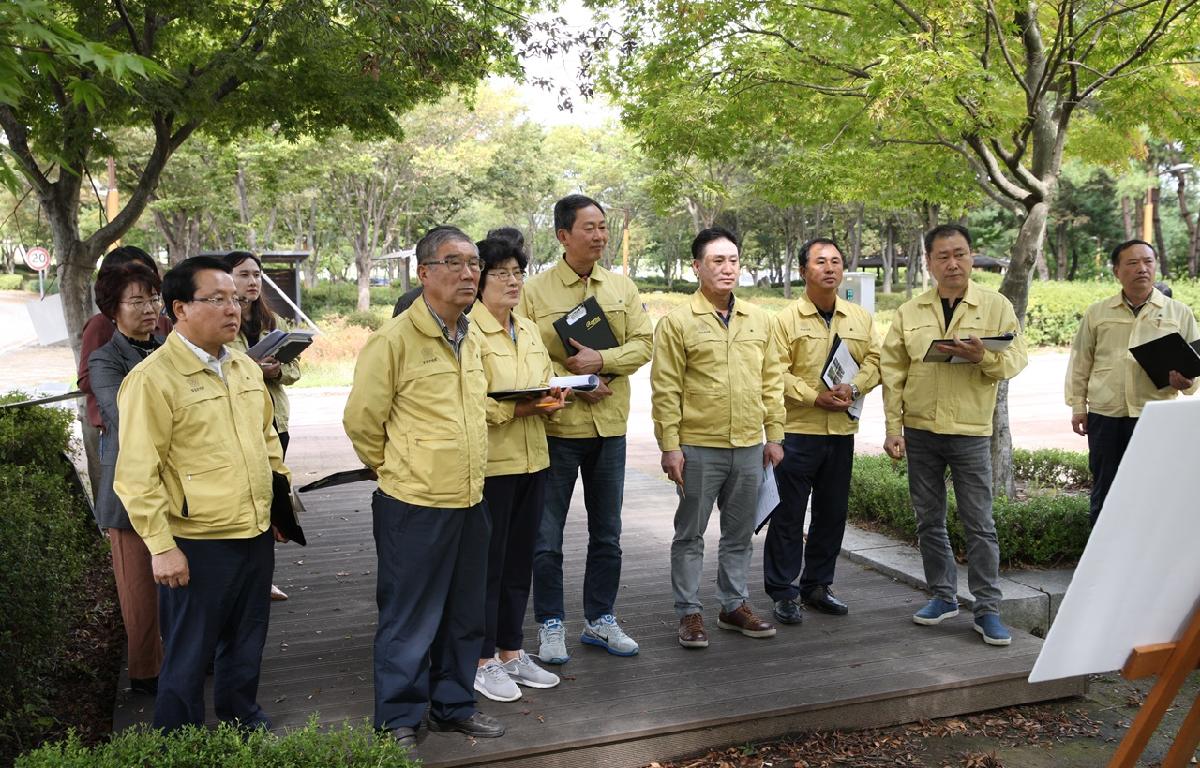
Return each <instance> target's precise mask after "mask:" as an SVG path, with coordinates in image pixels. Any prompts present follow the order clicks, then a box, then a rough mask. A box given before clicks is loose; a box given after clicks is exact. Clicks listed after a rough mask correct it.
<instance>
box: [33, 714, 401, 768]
mask: <svg viewBox="0 0 1200 768" xmlns="http://www.w3.org/2000/svg"><path fill="white" fill-rule="evenodd" d="M406 754H407V753H406V752H405V751H404V750H402V749H401V748H400V747H398V746H396V743H395V742H394V741H392V740H391V739H387V738H378V737H377V736H376V735H375V733H374V731H373V730H372V729H371V728H370V726H369V725H366V724H364V725H362V726H359V727H357V728H356V727H353V726H350V725H344V726H341V727H339V728H335V729H332V730H329V731H321V730H320V729H318V727H317V725H316V723H315V721H310V722H309V724H308V726H306V727H305V728H302V729H299V730H293V731H289V732H287V733H285V734H283V735H282V736H276V735H274V734H271V733H268V732H265V731H253V732H251V733H249V734H246V733H244V732H242V731H239V730H237V729H235V728H233V727H231V726H228V725H221V726H220V727H218V728H217V729H216V730H213V731H210V730H207V729H204V728H195V727H188V728H184V729H181V730H179V731H174V732H172V733H169V734H166V735H164V734H163V733H162V732H160V731H152V730H146V729H141V728H135V729H130V730H127V731H124V732H123V733H119V734H117V735H116V736H114V737H113V738H112V740H111V741H109V742H107V743H104V744H101V745H99V746H96V747H90V748H89V747H86V746H84V745H83V744H82V743H80V741H79V739H78V738H77V737H76V736H75V735H74V734H71V736H70V737H68V738H67V740H66V741H64V742H60V743H57V744H49V745H46V746H43V747H41V748H39V749H37V750H35V751H33V752H31V753H29V754H27V755H24V756H22V757H21V758H19V759H18V760H17V764H16V765H17V768H128V767H129V766H137V768H212V767H213V766H221V768H326V766H330V767H331V768H332V767H335V766H337V767H341V768H377V767H378V766H388V768H393V767H394V768H408V767H410V766H415V765H418V764H419V763H415V762H413V761H410V760H408V759H407V758H406Z"/></svg>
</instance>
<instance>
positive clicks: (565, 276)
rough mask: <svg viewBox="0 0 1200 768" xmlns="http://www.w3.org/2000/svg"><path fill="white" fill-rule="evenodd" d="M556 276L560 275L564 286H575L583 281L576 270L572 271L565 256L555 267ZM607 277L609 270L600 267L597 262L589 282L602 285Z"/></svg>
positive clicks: (559, 277)
mask: <svg viewBox="0 0 1200 768" xmlns="http://www.w3.org/2000/svg"><path fill="white" fill-rule="evenodd" d="M554 274H556V275H558V279H559V280H561V281H562V284H563V285H574V284H575V283H578V282H581V281H582V280H583V278H581V277H580V276H579V275H578V274H577V273H576V272H575V270H573V269H571V265H570V264H568V263H567V258H566V257H565V256H563V257H562V258H560V259H559V260H558V263H557V264H555V265H554ZM607 275H608V270H607V269H605V268H604V267H602V266H600V262H598V261H597V262H596V263H595V264H594V265H592V274H591V275H590V276H589V277H588V280H594V281H596V282H598V283H602V282H604V279H605V277H606V276H607Z"/></svg>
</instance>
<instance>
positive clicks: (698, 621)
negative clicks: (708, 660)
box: [679, 613, 708, 648]
mask: <svg viewBox="0 0 1200 768" xmlns="http://www.w3.org/2000/svg"><path fill="white" fill-rule="evenodd" d="M679 644H680V645H682V646H683V647H684V648H707V647H708V635H706V634H705V633H704V617H702V616H701V615H700V614H698V613H689V614H688V615H687V616H684V617H683V618H682V619H680V620H679Z"/></svg>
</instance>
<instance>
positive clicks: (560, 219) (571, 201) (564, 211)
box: [554, 195, 607, 232]
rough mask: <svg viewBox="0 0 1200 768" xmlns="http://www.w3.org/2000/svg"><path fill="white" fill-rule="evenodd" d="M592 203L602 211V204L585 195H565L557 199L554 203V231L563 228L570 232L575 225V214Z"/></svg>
mask: <svg viewBox="0 0 1200 768" xmlns="http://www.w3.org/2000/svg"><path fill="white" fill-rule="evenodd" d="M593 205H594V206H596V207H597V208H599V209H600V213H604V206H603V205H600V203H597V202H596V201H595V200H593V199H592V198H590V197H588V196H587V195H567V196H566V197H564V198H563V199H561V200H559V201H558V202H557V203H555V204H554V231H555V232H557V231H558V230H560V229H565V230H567V231H568V232H570V231H571V229H572V227H574V226H575V214H576V213H578V212H579V211H582V210H583V209H584V208H590V207H591V206H593ZM606 215H607V214H606Z"/></svg>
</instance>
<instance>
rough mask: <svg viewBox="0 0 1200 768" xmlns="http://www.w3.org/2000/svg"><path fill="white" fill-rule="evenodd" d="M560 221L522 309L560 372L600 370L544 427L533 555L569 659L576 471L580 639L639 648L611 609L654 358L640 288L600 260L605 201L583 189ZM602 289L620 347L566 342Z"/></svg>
mask: <svg viewBox="0 0 1200 768" xmlns="http://www.w3.org/2000/svg"><path fill="white" fill-rule="evenodd" d="M554 229H555V234H556V235H557V237H558V241H559V242H560V243H562V246H563V251H564V253H563V258H562V260H561V261H559V262H558V264H556V265H555V266H553V267H552V268H550V269H548V270H546V271H545V272H542V273H541V274H540V275H537V276H536V277H534V278H533V279H532V280H530V281H529V282H528V283H527V284H526V286H525V290H524V291H523V292H522V294H521V303H520V304H519V305H518V306H517V313H518V314H521V315H524V316H525V317H528V318H529V319H530V320H533V321H534V322H535V323H537V326H538V331H539V332H540V333H541V335H542V342H543V343H544V344H545V346H546V349H547V350H549V351H550V359H551V360H552V361H553V363H554V369H555V373H556V374H557V375H560V376H562V375H571V374H590V373H594V374H597V375H599V376H600V379H601V384H600V387H599V388H597V389H596V390H595V391H594V392H577V393H576V394H575V402H574V403H573V404H572V405H571V406H570V407H569V408H566V409H565V410H563V411H560V412H559V414H558V418H556V419H555V420H554V421H552V422H550V423H548V424H547V425H546V441H547V444H548V446H549V451H550V473H549V475H548V476H547V478H546V506H545V508H544V510H543V513H542V522H541V525H540V527H539V530H538V539H537V545H536V547H535V550H534V557H533V612H534V616H535V617H536V618H537V620H538V622H539V623H540V624H541V628H540V630H539V632H538V639H539V641H540V642H539V651H538V655H539V657H540V658H541V660H542V661H544V662H546V663H548V664H564V663H566V661H567V660H568V659H569V658H570V657H569V655H568V654H567V642H566V627H565V625H564V624H563V621H564V619H565V618H566V609H565V606H564V604H563V553H562V539H563V526H564V525H565V524H566V521H567V509H568V507H570V506H571V493H572V491H574V489H575V479H576V477H577V476H579V475H580V474H582V476H583V493H584V506H585V507H586V508H587V516H588V549H587V565H586V571H585V575H584V586H583V611H584V618H585V619H586V620H587V623H586V625H585V626H584V629H583V634H582V635H581V636H580V638H579V639H580V641H581V642H583V643H586V644H589V645H595V646H598V647H600V648H604V649H605V650H607V651H608V652H609V653H611V654H614V655H617V656H632V655H634V654H636V653H637V652H638V644H637V642H636V641H634V640H633V638H631V637H629V636H628V635H627V634H625V632H624V631H623V630H622V629H621V626H620V625H619V624H618V623H617V620H616V617H615V616H614V615H613V611H614V607H613V606H614V604H615V603H616V600H617V590H618V588H619V587H620V583H621V499H622V496H623V493H624V488H625V429H626V421H627V420H628V418H629V377H630V376H632V375H633V374H634V373H635V372H636V371H637V369H638V368H641V367H642V366H643V365H645V364H646V363H647V362H649V360H650V347H651V344H652V342H653V334H654V332H653V326H652V325H651V323H650V316H649V315H648V314H647V313H646V308H645V306H643V305H642V300H641V297H640V296H639V295H638V290H637V286H635V285H634V284H633V281H632V280H630V279H629V278H628V277H625V276H624V275H617V274H614V273H612V272H609V271H608V270H607V269H605V268H604V267H602V266H600V264H599V261H600V257H601V256H603V255H604V248H605V246H606V245H607V244H608V228H607V226H606V224H605V217H604V209H603V208H601V207H600V204H599V203H597V202H596V201H595V200H592V199H591V198H589V197H585V196H584V195H568V196H567V197H564V198H563V199H561V200H559V201H558V202H557V203H555V204H554ZM587 297H594V298H595V299H596V302H597V303H598V304H599V305H600V308H601V309H602V310H603V311H604V314H605V315H606V316H607V317H608V323H609V325H610V327H611V328H612V332H613V335H614V337H615V338H616V342H617V346H616V347H613V348H611V349H590V348H588V347H586V346H583V345H582V344H580V343H579V342H578V341H576V340H572V341H573V344H572V348H571V349H570V350H567V349H566V348H564V346H563V342H562V341H561V340H560V339H559V337H558V333H557V332H556V331H555V329H554V321H555V320H557V319H559V318H560V317H562V316H563V315H565V314H567V312H569V311H571V310H572V309H573V308H575V307H576V306H578V305H579V304H580V303H581V302H583V300H584V298H587Z"/></svg>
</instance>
